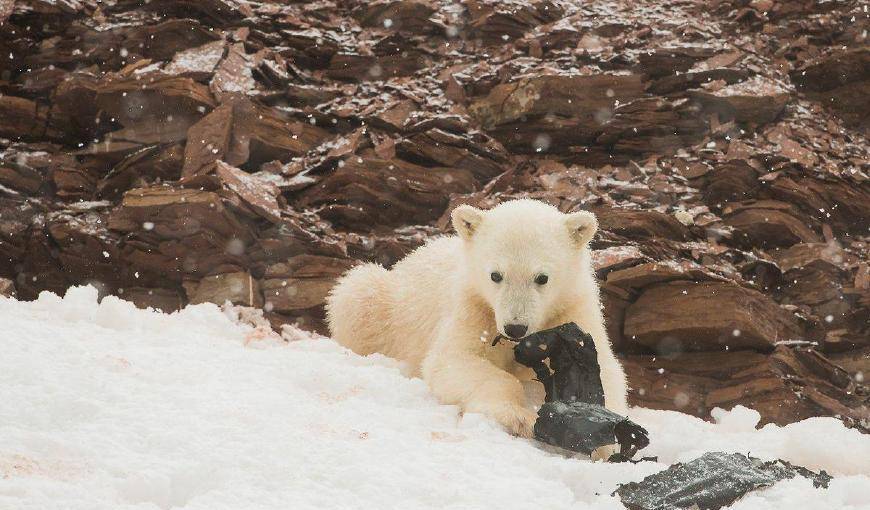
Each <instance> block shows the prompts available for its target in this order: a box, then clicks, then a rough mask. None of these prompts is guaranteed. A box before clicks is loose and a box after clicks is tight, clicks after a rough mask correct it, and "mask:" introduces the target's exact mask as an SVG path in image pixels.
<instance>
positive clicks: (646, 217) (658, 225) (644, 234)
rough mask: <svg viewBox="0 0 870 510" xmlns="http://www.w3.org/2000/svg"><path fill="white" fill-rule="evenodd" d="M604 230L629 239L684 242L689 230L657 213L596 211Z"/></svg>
mask: <svg viewBox="0 0 870 510" xmlns="http://www.w3.org/2000/svg"><path fill="white" fill-rule="evenodd" d="M593 212H595V214H596V216H598V226H599V227H600V228H601V229H602V230H606V231H608V232H612V233H614V234H618V235H620V236H624V237H627V238H629V239H643V238H655V239H672V240H674V241H684V240H686V239H687V238H688V229H687V228H686V227H685V226H684V225H683V224H682V223H680V222H679V221H677V220H676V219H674V217H673V216H669V215H667V214H664V213H660V212H657V211H644V210H630V209H594V211H593Z"/></svg>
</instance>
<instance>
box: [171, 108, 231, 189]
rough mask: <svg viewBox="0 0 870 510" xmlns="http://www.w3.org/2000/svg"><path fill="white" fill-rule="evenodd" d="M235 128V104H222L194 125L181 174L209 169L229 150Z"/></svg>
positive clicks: (190, 175) (198, 172)
mask: <svg viewBox="0 0 870 510" xmlns="http://www.w3.org/2000/svg"><path fill="white" fill-rule="evenodd" d="M232 129H233V106H232V104H222V105H220V106H219V107H217V108H215V109H214V110H212V111H211V112H210V113H209V114H208V115H206V116H205V117H203V118H202V119H201V120H200V121H199V122H197V123H196V124H194V125H192V126H191V127H190V129H189V130H188V131H187V138H188V142H187V144H186V145H185V146H184V167H183V168H182V169H181V175H182V176H184V177H192V176H195V175H201V174H204V173H206V172H208V171H209V169H210V168H211V166H212V164H213V163H214V162H215V161H218V160H220V159H223V158H225V157H226V156H227V152H229V148H230V141H231V138H230V137H231V135H232Z"/></svg>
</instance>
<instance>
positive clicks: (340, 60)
mask: <svg viewBox="0 0 870 510" xmlns="http://www.w3.org/2000/svg"><path fill="white" fill-rule="evenodd" d="M867 25H868V21H867V14H866V13H865V12H863V11H862V10H861V9H860V6H859V5H858V4H857V3H855V2H840V3H833V4H832V3H822V4H820V3H818V2H810V1H788V2H786V1H784V0H783V1H778V0H770V1H764V2H749V3H747V2H745V1H736V0H720V1H717V2H713V3H710V2H701V1H689V2H676V1H667V0H666V1H658V0H656V1H653V0H643V1H628V0H613V1H608V2H563V1H556V0H546V1H538V2H513V1H511V2H504V1H494V0H473V1H472V0H468V1H463V2H460V3H456V2H447V1H446V0H398V1H393V0H377V1H375V2H359V1H350V2H336V1H333V0H324V1H321V2H316V3H306V4H297V3H288V2H277V1H275V2H272V1H266V2H255V3H248V2H242V1H230V0H209V1H207V2H191V1H188V0H159V1H158V0H154V1H151V2H148V3H143V2H134V1H130V0H111V1H108V2H105V1H104V2H96V1H93V0H67V1H62V2H49V1H42V0H29V1H9V0H6V1H3V0H0V56H2V58H0V294H4V295H10V294H13V293H14V294H15V295H17V296H18V298H20V299H32V298H34V297H35V296H36V295H37V294H38V293H39V292H40V291H43V290H51V291H54V292H59V293H62V292H64V291H65V289H66V288H67V287H69V286H70V285H76V284H85V283H89V284H92V285H95V286H97V287H98V288H99V289H100V291H101V292H102V293H104V294H116V295H119V296H123V297H125V298H127V299H130V300H131V301H133V302H135V303H137V304H138V305H140V306H155V307H157V308H160V309H164V310H174V309H177V308H179V307H181V306H184V305H185V304H187V303H193V302H202V301H221V303H222V302H223V300H226V299H228V300H230V301H232V302H234V303H244V304H254V305H258V306H262V307H263V309H264V310H265V311H266V316H267V317H268V318H269V319H270V320H271V321H272V323H273V324H275V325H280V324H282V323H286V322H298V323H299V324H301V325H302V326H303V327H307V328H313V329H320V330H322V329H323V322H322V320H323V307H322V306H323V299H324V296H325V295H326V293H327V292H328V289H329V288H330V286H331V285H332V282H334V280H335V279H336V278H337V277H338V276H339V275H340V274H341V273H342V272H343V271H344V270H346V269H347V268H349V267H351V266H352V265H353V264H356V263H359V262H361V261H372V262H377V263H380V264H383V265H385V266H390V265H392V264H393V263H395V262H396V261H397V260H399V259H400V258H401V257H403V256H404V255H405V254H407V253H408V252H409V251H411V250H413V249H414V248H416V247H417V246H419V245H420V244H422V243H423V242H425V241H426V239H428V238H430V237H433V236H436V235H441V234H444V233H447V232H448V231H449V222H448V218H449V212H450V210H451V209H452V208H453V207H455V206H457V205H459V204H472V205H475V206H478V207H491V206H493V205H495V204H497V203H498V202H500V201H503V200H509V199H511V198H519V197H531V198H536V199H539V200H544V201H547V202H549V203H552V204H554V205H555V206H557V207H558V208H560V209H561V210H563V211H565V212H568V211H574V210H577V209H587V210H591V211H593V212H595V213H596V214H597V215H598V218H599V222H600V224H601V231H600V234H599V235H598V236H597V238H596V239H595V240H594V241H593V244H592V248H593V257H594V260H595V267H596V272H597V275H598V277H599V279H600V280H601V283H602V296H603V302H604V305H605V310H604V311H605V315H606V317H607V328H608V333H609V336H610V337H611V341H612V342H613V344H614V347H615V349H616V350H617V352H618V353H619V354H620V356H622V357H623V359H624V363H625V365H626V367H627V370H628V376H629V379H630V386H631V387H632V388H633V392H632V394H631V399H632V401H633V402H634V403H635V404H637V405H644V406H649V407H655V408H667V409H678V410H681V411H684V412H689V413H692V414H695V415H697V416H700V417H704V418H707V417H709V412H710V410H711V409H712V408H713V407H716V406H719V407H729V406H733V405H735V404H743V405H746V406H749V407H754V408H756V409H758V410H759V411H760V412H761V414H762V421H763V422H765V423H766V422H775V423H788V422H791V421H794V420H799V419H802V418H806V417H808V416H818V415H824V416H840V417H841V418H842V419H843V420H845V421H846V422H847V423H849V424H850V425H854V426H856V427H858V428H861V429H862V430H866V428H867V426H868V421H870V411H868V407H867V405H868V398H870V390H868V388H867V386H866V385H865V384H866V375H867V373H870V322H868V320H867V317H868V316H870V310H868V308H870V259H868V255H867V254H868V253H870V250H868V242H870V239H868V237H867V236H868V230H867V229H868V225H870V183H868V170H870V166H868V147H870V144H868V141H867V138H866V135H867V131H866V130H867V119H868V105H870V100H868V99H870V97H868V95H870V89H868V83H870V78H868V71H867V58H868V57H867V56H868V51H867V49H866V37H867V36H866V34H867Z"/></svg>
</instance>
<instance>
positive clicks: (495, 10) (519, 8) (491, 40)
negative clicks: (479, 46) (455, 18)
mask: <svg viewBox="0 0 870 510" xmlns="http://www.w3.org/2000/svg"><path fill="white" fill-rule="evenodd" d="M465 5H466V7H467V8H468V11H469V14H470V16H471V23H470V25H469V27H470V29H471V36H472V37H474V38H479V39H482V40H483V41H484V42H485V43H486V44H504V43H505V42H506V41H510V40H512V39H516V38H518V37H522V36H523V34H525V33H526V32H527V31H529V30H530V29H532V28H534V27H536V26H538V25H543V24H545V23H551V22H553V21H556V20H558V19H559V18H561V17H562V16H563V15H564V12H565V11H564V9H562V7H561V6H559V5H558V4H556V3H554V2H551V1H550V0H537V1H533V2H528V3H522V4H503V3H501V2H494V1H486V0H471V1H468V2H466V4H465Z"/></svg>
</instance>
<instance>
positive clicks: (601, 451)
mask: <svg viewBox="0 0 870 510" xmlns="http://www.w3.org/2000/svg"><path fill="white" fill-rule="evenodd" d="M619 450H620V448H619V445H618V444H608V445H604V446H599V447H598V448H596V449H595V450H593V451H592V453H591V454H589V458H590V459H592V460H593V461H595V462H598V461H604V462H607V460H608V459H610V457H612V456H613V455H616V454H617V453H619Z"/></svg>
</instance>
